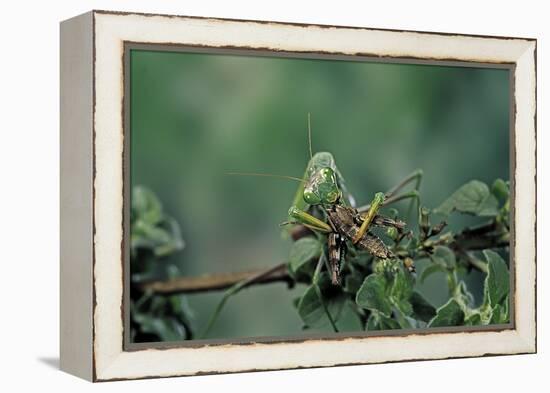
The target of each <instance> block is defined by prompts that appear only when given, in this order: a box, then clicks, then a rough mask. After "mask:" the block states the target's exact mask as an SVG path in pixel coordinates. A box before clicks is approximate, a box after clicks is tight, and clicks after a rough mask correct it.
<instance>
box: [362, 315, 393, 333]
mask: <svg viewBox="0 0 550 393" xmlns="http://www.w3.org/2000/svg"><path fill="white" fill-rule="evenodd" d="M393 329H401V326H400V325H399V323H398V322H397V321H396V320H394V319H391V318H388V317H386V316H384V315H382V314H378V313H372V314H371V315H370V316H369V319H368V320H367V326H366V330H367V331H375V330H393Z"/></svg>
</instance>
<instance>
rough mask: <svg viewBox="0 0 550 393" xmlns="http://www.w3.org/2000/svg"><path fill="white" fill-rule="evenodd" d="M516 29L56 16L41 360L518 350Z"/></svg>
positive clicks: (312, 359) (155, 365)
mask: <svg viewBox="0 0 550 393" xmlns="http://www.w3.org/2000/svg"><path fill="white" fill-rule="evenodd" d="M535 157H536V40H534V39H527V38H510V37H486V36H472V35H460V34H441V33H428V32H413V31H397V30H395V31H394V30H381V29H369V28H358V27H339V26H321V25H301V24H290V23H272V22H260V21H244V20H222V19H213V18H197V17H184V16H170V15H148V14H135V13H118V12H105V11H92V12H89V13H87V14H84V15H81V16H77V17H75V18H73V19H69V20H67V21H64V22H62V24H61V368H62V369H63V370H65V371H67V372H70V373H72V374H75V375H78V376H80V377H83V378H86V379H89V380H92V381H108V380H120V379H136V378H149V377H165V376H184V375H200V374H210V373H230V372H242V371H250V370H278V369H289V368H303V367H325V366H336V365H349V364H368V363H383V362H395V361H409V360H425V359H443V358H458V357H473V356H487V355H505V354H523V353H533V352H535V351H536V306H535V296H536V249H535V232H536V196H535V195H536V192H535V191H536V166H535V165H536V164H535V163H536V158H535Z"/></svg>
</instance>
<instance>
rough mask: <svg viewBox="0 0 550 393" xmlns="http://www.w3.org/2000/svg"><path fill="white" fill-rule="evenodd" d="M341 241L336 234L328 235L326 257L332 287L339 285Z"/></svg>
mask: <svg viewBox="0 0 550 393" xmlns="http://www.w3.org/2000/svg"><path fill="white" fill-rule="evenodd" d="M342 248H343V239H342V237H341V236H340V234H338V233H335V232H333V233H329V235H328V255H329V262H330V270H331V281H332V284H333V285H340V262H341V260H342V254H343V249H342Z"/></svg>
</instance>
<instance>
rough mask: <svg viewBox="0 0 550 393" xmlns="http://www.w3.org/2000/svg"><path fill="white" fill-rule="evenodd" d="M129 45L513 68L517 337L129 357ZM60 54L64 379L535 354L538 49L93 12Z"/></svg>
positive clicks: (307, 344)
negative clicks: (126, 241) (125, 296)
mask: <svg viewBox="0 0 550 393" xmlns="http://www.w3.org/2000/svg"><path fill="white" fill-rule="evenodd" d="M125 42H136V43H148V44H151V43H155V44H156V43H158V44H171V45H186V46H207V47H218V48H220V47H224V48H227V47H232V48H243V49H247V48H261V49H265V50H273V51H284V52H300V53H312V54H315V53H321V52H323V53H335V54H341V55H362V56H375V57H379V58H384V59H387V60H388V61H391V60H392V59H394V60H395V61H416V62H422V61H430V62H437V61H442V62H449V61H452V62H456V61H459V62H480V63H489V64H509V65H511V66H512V67H513V68H514V71H513V86H514V90H513V94H514V97H513V98H514V104H515V105H514V108H515V116H514V117H513V119H514V124H513V132H512V133H511V135H512V138H513V139H512V143H511V145H512V149H513V152H514V157H515V159H514V162H515V167H514V172H513V179H514V184H515V187H514V190H515V192H514V207H515V208H514V211H513V223H514V231H515V236H514V242H513V246H514V247H513V254H514V255H513V258H514V261H515V264H514V270H513V271H514V272H515V274H514V282H515V296H514V310H515V313H514V320H513V322H512V324H511V326H510V327H509V328H507V329H502V330H498V331H492V330H491V331H456V330H455V331H443V332H441V331H436V332H435V333H429V334H426V333H422V334H417V333H410V334H408V335H404V336H377V337H339V338H338V339H324V338H311V339H306V340H302V341H300V342H296V341H286V342H285V341H281V342H276V343H262V342H256V343H252V344H249V345H240V344H237V343H234V344H231V343H229V344H224V345H215V346H198V347H196V346H195V347H173V348H165V349H158V348H157V349H154V348H145V349H132V350H124V345H123V322H124V316H123V313H122V312H121V310H122V301H123V287H124V279H123V264H122V263H121V261H122V260H123V248H122V247H121V244H122V239H123V195H124V190H123V178H124V174H123V153H124V151H123V149H124V140H123V135H124V134H123V121H124V116H123V94H124V83H123V82H124V79H123V78H124V75H123V54H124V43H125ZM61 52H62V53H61V111H62V113H61V182H62V184H61V368H62V369H63V370H66V371H68V372H70V373H73V374H75V375H78V376H80V377H83V378H86V379H88V380H93V381H105V380H116V379H133V378H146V377H159V376H179V375H194V374H205V373H219V372H238V371H246V370H272V369H287V368H297V367H324V366H333V365H344V364H365V363H380V362H391V361H406V360H417V359H440V358H449V357H469V356H484V355H496V354H518V353H533V352H535V351H536V309H535V296H536V248H535V231H536V158H535V157H536V41H535V40H533V39H519V38H499V37H480V36H467V35H450V34H438V33H419V32H410V31H389V30H376V29H366V28H348V27H328V26H316V25H296V24H282V23H266V22H257V21H236V20H220V19H208V18H191V17H179V16H178V17H174V16H161V15H145V14H122V13H112V12H102V11H92V12H89V13H87V14H84V15H81V16H78V17H75V18H73V19H70V20H67V21H65V22H63V23H62V25H61ZM518 212H521V214H518Z"/></svg>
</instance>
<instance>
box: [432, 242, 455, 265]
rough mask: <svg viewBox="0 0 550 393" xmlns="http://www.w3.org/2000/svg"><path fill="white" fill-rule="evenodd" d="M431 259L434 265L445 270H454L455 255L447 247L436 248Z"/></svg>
mask: <svg viewBox="0 0 550 393" xmlns="http://www.w3.org/2000/svg"><path fill="white" fill-rule="evenodd" d="M432 258H433V261H434V262H435V263H437V264H438V265H440V266H445V267H446V268H447V269H454V268H455V267H456V257H455V253H454V252H453V251H452V250H451V249H450V248H449V247H445V246H437V247H436V248H435V250H434V253H433V256H432Z"/></svg>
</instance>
